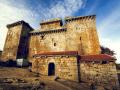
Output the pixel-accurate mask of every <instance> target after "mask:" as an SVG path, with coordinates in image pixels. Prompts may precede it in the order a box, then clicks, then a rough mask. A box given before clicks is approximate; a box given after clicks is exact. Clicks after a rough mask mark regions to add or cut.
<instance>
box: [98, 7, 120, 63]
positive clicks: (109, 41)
mask: <svg viewBox="0 0 120 90" xmlns="http://www.w3.org/2000/svg"><path fill="white" fill-rule="evenodd" d="M119 24H120V12H119V7H116V8H115V9H113V11H112V12H111V13H110V14H109V15H108V17H105V18H104V19H103V20H102V22H101V23H100V24H99V25H98V31H99V35H100V36H99V38H100V43H101V44H102V45H104V46H106V47H109V48H110V49H112V50H114V51H115V52H116V57H117V63H120V37H119V35H120V31H119V28H120V25H119ZM118 33H119V35H118Z"/></svg>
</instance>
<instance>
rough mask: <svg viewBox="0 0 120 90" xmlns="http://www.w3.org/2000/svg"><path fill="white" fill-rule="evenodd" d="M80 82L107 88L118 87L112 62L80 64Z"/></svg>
mask: <svg viewBox="0 0 120 90" xmlns="http://www.w3.org/2000/svg"><path fill="white" fill-rule="evenodd" d="M80 74H81V81H84V82H89V83H94V84H95V85H103V86H109V87H116V86H118V85H119V84H118V76H117V71H116V66H115V63H114V62H108V63H103V64H102V63H100V62H98V63H94V62H80Z"/></svg>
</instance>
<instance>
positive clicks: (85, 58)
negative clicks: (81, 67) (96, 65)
mask: <svg viewBox="0 0 120 90" xmlns="http://www.w3.org/2000/svg"><path fill="white" fill-rule="evenodd" d="M80 60H81V61H99V60H108V61H109V60H116V59H115V58H114V57H112V56H110V55H107V54H99V55H83V56H81V57H80Z"/></svg>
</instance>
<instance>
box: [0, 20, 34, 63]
mask: <svg viewBox="0 0 120 90" xmlns="http://www.w3.org/2000/svg"><path fill="white" fill-rule="evenodd" d="M7 27H8V33H7V37H6V41H5V45H4V49H3V52H2V58H1V59H2V60H3V61H8V60H14V61H15V60H16V59H17V58H27V55H28V44H29V43H28V39H29V32H30V31H31V30H32V28H31V27H30V26H29V24H28V23H26V22H24V21H18V22H15V23H13V24H9V25H7Z"/></svg>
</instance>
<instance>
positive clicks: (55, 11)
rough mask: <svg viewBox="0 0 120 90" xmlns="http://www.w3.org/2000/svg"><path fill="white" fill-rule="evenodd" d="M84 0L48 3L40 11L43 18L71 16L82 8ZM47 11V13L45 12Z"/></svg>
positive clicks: (64, 0)
mask: <svg viewBox="0 0 120 90" xmlns="http://www.w3.org/2000/svg"><path fill="white" fill-rule="evenodd" d="M85 1H86V0H84V1H83V0H63V1H58V2H56V3H53V4H51V5H50V7H47V8H45V9H44V10H42V11H41V13H42V14H43V17H44V18H45V19H48V18H55V17H61V18H64V17H65V16H71V15H73V14H74V13H75V12H76V11H78V10H79V9H81V8H82V6H83V5H84V4H85ZM46 12H48V13H46Z"/></svg>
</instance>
